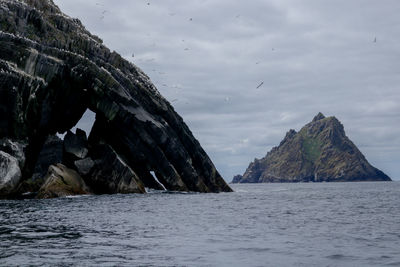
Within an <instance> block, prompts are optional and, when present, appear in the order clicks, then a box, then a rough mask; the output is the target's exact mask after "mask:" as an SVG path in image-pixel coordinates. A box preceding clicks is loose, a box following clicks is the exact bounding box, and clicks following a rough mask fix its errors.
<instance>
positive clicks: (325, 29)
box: [54, 0, 400, 181]
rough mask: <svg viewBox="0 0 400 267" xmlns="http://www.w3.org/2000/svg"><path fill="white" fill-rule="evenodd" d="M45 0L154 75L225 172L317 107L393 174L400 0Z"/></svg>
mask: <svg viewBox="0 0 400 267" xmlns="http://www.w3.org/2000/svg"><path fill="white" fill-rule="evenodd" d="M54 2H55V3H56V4H57V5H58V6H59V7H60V8H61V10H62V11H63V12H64V13H66V14H67V15H69V16H71V17H74V18H79V19H80V20H81V21H82V23H83V24H84V25H85V26H86V28H87V29H88V30H89V31H90V32H91V33H93V34H95V35H97V36H99V37H100V38H101V39H102V40H103V41H104V44H105V45H106V46H107V47H109V48H110V49H111V50H115V51H116V52H118V53H119V54H121V55H122V56H123V57H124V58H125V59H127V60H129V61H131V62H132V63H133V64H135V65H136V66H138V67H139V68H141V69H142V70H143V71H144V72H145V73H146V74H147V75H148V76H149V77H150V78H151V80H152V82H153V83H154V84H155V85H156V87H157V88H158V90H159V91H160V93H161V94H162V95H163V96H164V97H165V98H166V99H167V100H169V101H170V102H171V104H172V105H173V106H174V108H175V110H176V111H177V112H178V113H179V114H180V115H181V116H182V117H183V119H184V120H185V122H186V123H187V124H188V126H189V127H190V129H191V131H192V132H193V134H194V136H195V137H196V138H197V139H198V140H199V141H200V143H201V145H202V146H203V148H204V149H205V151H206V152H207V153H208V155H209V156H210V158H211V159H212V161H213V162H214V164H215V165H216V167H217V169H218V171H219V172H220V173H221V175H222V176H223V177H224V178H225V180H227V181H231V179H232V177H233V176H234V175H236V174H243V173H244V171H245V170H246V168H247V166H248V165H249V163H250V162H251V161H253V160H254V158H261V157H263V156H265V155H266V153H267V152H268V151H269V150H270V149H271V148H272V147H274V146H277V145H278V144H279V142H280V141H281V140H282V139H283V138H284V136H285V133H286V132H287V131H288V130H289V129H295V130H299V129H300V128H301V127H302V126H303V125H305V124H306V123H308V122H310V121H311V120H312V119H313V117H314V116H315V115H316V114H317V113H318V112H322V113H323V114H324V115H325V116H335V117H337V118H338V119H339V120H340V121H341V122H342V123H343V125H344V127H345V131H346V134H347V136H348V137H349V138H350V139H351V140H352V141H353V142H354V143H355V144H356V145H357V146H358V148H359V149H360V150H361V152H362V153H363V154H364V155H365V156H366V158H367V160H368V161H369V162H370V163H371V164H372V165H373V166H375V167H377V168H378V169H381V170H382V171H384V172H385V173H386V174H387V175H389V176H390V177H391V178H392V179H395V180H400V167H399V166H400V46H399V44H400V16H399V14H400V1H397V0H382V1H376V0H352V1H349V0H335V1H330V0H303V1H300V0H292V1H290V0H250V1H248V0H246V1H245V0H237V1H232V0H190V1H183V0H118V1H117V0H85V1H81V0H55V1H54ZM90 117H91V116H90V114H86V115H85V116H84V118H83V119H82V121H81V123H83V124H82V125H86V126H87V125H90V123H91V120H92V119H91V118H90Z"/></svg>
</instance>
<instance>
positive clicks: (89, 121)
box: [57, 109, 96, 139]
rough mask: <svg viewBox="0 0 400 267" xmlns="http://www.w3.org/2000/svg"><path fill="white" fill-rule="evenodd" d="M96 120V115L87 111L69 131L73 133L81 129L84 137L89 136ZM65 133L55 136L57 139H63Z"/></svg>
mask: <svg viewBox="0 0 400 267" xmlns="http://www.w3.org/2000/svg"><path fill="white" fill-rule="evenodd" d="M95 120H96V113H94V112H93V111H91V110H90V109H87V110H86V111H85V113H83V115H82V117H81V118H80V119H79V121H78V122H77V123H76V124H75V126H73V127H72V128H71V129H70V130H71V131H72V132H73V133H75V132H76V129H81V130H83V131H84V132H85V133H86V136H89V134H90V132H91V131H92V128H93V125H94V122H95ZM66 133H67V132H64V133H62V134H57V135H58V137H60V138H61V139H64V136H65V135H66Z"/></svg>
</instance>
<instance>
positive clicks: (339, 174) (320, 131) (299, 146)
mask: <svg viewBox="0 0 400 267" xmlns="http://www.w3.org/2000/svg"><path fill="white" fill-rule="evenodd" d="M348 181H391V179H390V178H389V177H388V176H387V175H386V174H384V173H383V172H382V171H380V170H378V169H376V168H374V167H373V166H371V164H369V163H368V161H367V160H366V159H365V157H364V156H363V154H362V153H361V152H360V151H359V150H358V148H357V147H356V146H355V145H354V144H353V142H351V141H350V139H349V138H348V137H347V136H346V134H345V131H344V127H343V125H342V124H341V123H340V122H339V120H337V119H336V118H335V117H328V118H325V116H324V115H323V114H322V113H319V114H318V115H317V116H315V117H314V119H313V120H312V122H310V123H308V124H307V125H305V126H304V127H303V128H302V129H301V130H300V131H299V132H296V131H295V130H290V131H289V132H288V133H287V134H286V136H285V138H284V139H283V140H282V142H281V143H280V144H279V146H277V147H274V148H273V149H272V150H271V151H270V152H268V154H267V155H266V156H265V157H264V158H262V159H255V160H254V162H252V163H250V165H249V167H248V168H247V170H246V172H245V173H244V174H243V176H242V177H241V178H240V177H239V176H237V177H235V179H234V180H233V181H232V182H233V183H263V182H265V183H274V182H348Z"/></svg>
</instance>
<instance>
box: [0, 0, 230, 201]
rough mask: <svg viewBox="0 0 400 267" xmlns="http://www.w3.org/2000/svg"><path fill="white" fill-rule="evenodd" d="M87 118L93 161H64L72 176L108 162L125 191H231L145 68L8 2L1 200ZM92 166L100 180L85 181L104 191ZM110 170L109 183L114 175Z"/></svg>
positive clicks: (1, 71) (42, 1)
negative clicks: (136, 187)
mask: <svg viewBox="0 0 400 267" xmlns="http://www.w3.org/2000/svg"><path fill="white" fill-rule="evenodd" d="M87 109H90V110H91V111H93V112H95V113H96V121H95V125H94V127H93V130H92V132H91V133H90V135H89V140H88V144H87V145H86V149H87V150H88V151H86V152H85V153H84V154H85V155H82V154H79V155H78V156H76V155H75V157H74V156H71V153H70V156H68V154H66V155H67V157H66V158H64V159H62V161H63V163H67V164H68V165H67V167H68V168H72V169H74V170H76V171H79V169H78V168H77V167H76V164H75V161H78V160H86V161H84V162H86V163H87V162H91V161H93V162H97V163H99V162H102V161H103V162H104V158H105V159H111V162H110V163H109V164H111V163H115V162H118V164H116V165H115V166H117V167H116V168H118V170H120V169H121V168H123V169H126V172H125V174H124V175H125V176H124V177H123V178H124V179H125V180H126V182H127V183H128V184H129V183H130V181H134V182H135V184H136V183H138V184H143V185H144V186H146V187H150V188H159V187H160V183H162V184H163V185H164V186H165V188H167V189H168V190H176V191H196V192H221V191H231V189H230V188H229V186H228V185H227V184H226V183H225V182H224V180H223V179H222V177H221V176H220V175H219V173H218V171H217V170H216V169H215V167H214V165H213V163H212V162H211V160H210V159H209V157H208V156H207V154H206V153H205V151H204V150H203V149H202V147H201V146H200V144H199V142H198V141H197V140H196V139H195V138H194V137H193V135H192V133H191V131H190V130H189V128H188V127H187V126H186V124H185V123H184V122H183V120H182V118H181V117H180V116H179V115H178V114H177V113H176V112H175V111H174V109H173V107H172V106H171V105H170V103H169V102H168V101H167V100H166V99H165V98H164V97H163V96H161V95H160V93H159V92H158V90H157V89H156V88H155V86H154V85H153V84H152V83H151V81H150V79H149V78H148V76H146V75H145V74H144V73H143V72H142V71H141V70H140V69H139V68H138V67H136V66H135V65H133V64H131V63H130V62H128V61H126V60H124V59H123V58H122V57H121V56H120V55H119V54H117V53H116V52H111V51H110V50H109V49H108V48H107V47H105V46H104V45H103V44H102V41H101V39H100V38H98V37H97V36H94V35H92V34H90V33H89V32H88V31H87V30H86V29H85V27H84V26H83V25H82V24H81V22H80V21H79V20H77V19H73V18H70V17H68V16H67V15H65V14H63V13H62V12H61V11H60V9H59V8H58V7H57V6H56V5H54V3H53V2H52V1H51V0H24V1H22V0H20V1H15V0H14V1H11V0H1V1H0V150H1V151H0V175H1V176H0V195H3V196H7V195H9V194H11V193H12V191H13V190H14V189H15V188H16V187H17V186H18V185H19V184H21V183H23V182H26V181H28V180H29V179H32V176H34V174H35V169H37V168H38V162H39V163H40V162H41V163H43V162H45V161H44V160H42V159H41V158H40V157H41V155H44V156H45V157H46V158H47V159H49V158H52V156H51V155H50V156H49V155H48V153H47V152H46V151H43V147H44V145H45V142H46V140H48V138H49V137H51V136H54V135H55V134H56V133H65V132H66V131H68V130H69V129H71V128H72V127H73V126H74V125H75V124H76V123H77V122H78V121H79V119H80V118H81V117H82V115H83V114H84V112H85V111H86V110H87ZM1 144H3V146H2V145H1ZM59 145H60V144H59ZM64 146H65V142H64ZM80 149H82V147H80ZM91 149H93V151H91ZM102 149H103V150H102ZM100 150H102V151H103V152H99V151H100ZM104 151H105V152H104ZM64 152H65V151H64ZM111 154H112V155H111ZM46 155H47V156H46ZM72 155H73V153H72ZM90 157H95V158H90ZM99 157H103V158H99ZM54 158H61V157H54ZM59 161H60V159H59ZM56 163H59V162H54V164H56ZM54 164H53V165H54ZM42 165H43V164H42ZM78 165H79V164H78ZM81 165H82V162H81V163H80V165H79V166H81ZM89 165H90V164H89ZM94 165H95V169H96V171H94V170H93V171H92V172H89V173H87V171H88V170H87V168H86V169H85V173H80V175H81V176H82V177H86V179H87V180H88V184H89V185H92V186H94V187H98V188H101V187H102V186H103V185H102V184H96V181H100V182H104V181H103V178H102V179H100V180H99V179H97V178H98V177H99V173H104V172H105V170H99V168H100V166H99V165H98V164H97V165H96V164H94ZM96 166H97V167H96ZM86 167H88V166H87V164H86ZM43 168H45V167H44V166H40V168H39V169H40V170H43ZM108 168H111V170H110V169H109V170H107V173H115V172H113V170H112V166H111V167H110V166H108ZM152 172H154V174H155V176H156V178H155V177H154V176H153V175H152V174H151V173H152ZM36 175H37V173H36ZM88 175H89V176H88ZM90 175H93V177H90ZM41 176H43V171H42V172H41ZM110 179H112V178H110ZM120 179H122V178H121V177H119V178H118V179H117V180H120ZM157 180H158V181H157ZM116 188H117V187H116ZM107 192H109V191H107ZM117 192H118V191H117Z"/></svg>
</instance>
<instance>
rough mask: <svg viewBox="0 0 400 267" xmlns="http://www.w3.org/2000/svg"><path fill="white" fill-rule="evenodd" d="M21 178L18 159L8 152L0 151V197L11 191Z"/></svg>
mask: <svg viewBox="0 0 400 267" xmlns="http://www.w3.org/2000/svg"><path fill="white" fill-rule="evenodd" d="M20 179H21V169H20V168H19V162H18V160H17V159H16V158H15V157H13V156H11V155H10V154H8V153H6V152H4V151H0V197H4V196H7V195H9V194H10V193H12V192H13V190H14V189H15V187H16V186H17V185H18V183H19V181H20Z"/></svg>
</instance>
